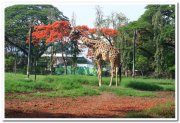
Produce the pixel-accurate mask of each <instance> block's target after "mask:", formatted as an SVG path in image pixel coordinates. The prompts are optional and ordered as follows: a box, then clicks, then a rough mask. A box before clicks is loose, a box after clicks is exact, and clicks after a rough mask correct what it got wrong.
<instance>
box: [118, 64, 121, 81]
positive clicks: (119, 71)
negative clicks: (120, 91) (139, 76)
mask: <svg viewBox="0 0 180 123" xmlns="http://www.w3.org/2000/svg"><path fill="white" fill-rule="evenodd" d="M118 73H119V80H120V82H121V78H122V77H121V64H119V70H118Z"/></svg>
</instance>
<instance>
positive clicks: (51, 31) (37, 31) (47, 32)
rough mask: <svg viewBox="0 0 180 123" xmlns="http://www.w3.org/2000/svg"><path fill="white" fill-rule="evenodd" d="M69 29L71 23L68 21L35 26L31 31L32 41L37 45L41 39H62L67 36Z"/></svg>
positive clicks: (48, 40)
mask: <svg viewBox="0 0 180 123" xmlns="http://www.w3.org/2000/svg"><path fill="white" fill-rule="evenodd" d="M70 31H71V24H70V23H69V22H68V21H56V22H54V23H52V24H48V25H39V26H35V27H34V30H33V33H32V43H33V44H34V45H35V46H37V45H38V44H39V43H40V42H41V41H45V43H52V42H54V41H56V40H61V41H64V40H63V39H64V38H65V37H67V36H69V33H70ZM28 41H29V38H28V39H27V42H28Z"/></svg>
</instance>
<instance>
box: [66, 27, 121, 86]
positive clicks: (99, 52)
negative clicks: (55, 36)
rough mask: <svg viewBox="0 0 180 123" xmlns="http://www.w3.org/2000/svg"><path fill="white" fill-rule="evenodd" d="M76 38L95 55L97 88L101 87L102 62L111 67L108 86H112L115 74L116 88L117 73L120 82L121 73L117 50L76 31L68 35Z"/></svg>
mask: <svg viewBox="0 0 180 123" xmlns="http://www.w3.org/2000/svg"><path fill="white" fill-rule="evenodd" d="M74 37H75V38H76V39H79V40H81V41H82V42H83V43H84V44H85V45H86V46H87V47H89V48H91V49H93V50H94V54H95V61H96V64H97V67H98V70H97V74H98V80H99V86H101V85H102V62H103V61H106V62H109V63H110V66H111V79H110V83H109V86H111V85H112V81H113V77H114V73H116V74H115V75H116V86H117V84H118V72H119V75H120V76H119V77H120V81H121V73H120V67H121V66H120V52H119V50H118V49H116V48H114V47H113V46H111V45H109V44H108V43H106V42H104V41H102V40H93V39H89V38H87V37H85V36H83V35H81V33H80V32H79V31H77V30H75V31H72V32H71V33H70V38H74Z"/></svg>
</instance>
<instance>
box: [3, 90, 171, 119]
mask: <svg viewBox="0 0 180 123" xmlns="http://www.w3.org/2000/svg"><path fill="white" fill-rule="evenodd" d="M157 93H158V95H159V96H158V97H129V96H116V95H114V94H112V93H107V92H105V93H102V94H101V95H98V96H83V97H76V98H73V97H66V98H65V97H62V98H36V99H32V100H30V101H25V100H24V101H23V100H20V99H11V100H9V99H6V101H5V117H6V118H11V117H12V118H65V117H71V118H72V117H89V118H101V117H102V118H103V117H106V118H113V117H125V116H126V114H127V113H128V112H133V111H136V112H140V111H142V110H144V109H147V108H151V107H153V106H156V105H158V104H162V103H165V102H168V101H172V100H174V93H173V92H157Z"/></svg>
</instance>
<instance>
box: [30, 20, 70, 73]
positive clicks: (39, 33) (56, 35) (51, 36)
mask: <svg viewBox="0 0 180 123" xmlns="http://www.w3.org/2000/svg"><path fill="white" fill-rule="evenodd" d="M70 31H71V24H70V23H69V22H68V21H55V22H54V23H52V24H48V25H39V26H35V27H34V30H33V33H32V43H33V44H34V46H41V45H42V44H43V43H45V44H54V42H59V44H60V48H61V50H62V58H63V60H64V65H65V73H67V64H66V60H65V58H64V50H65V49H64V45H66V43H67V42H68V41H69V39H68V36H69V33H70ZM27 42H29V38H28V39H27ZM51 66H52V64H51Z"/></svg>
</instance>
